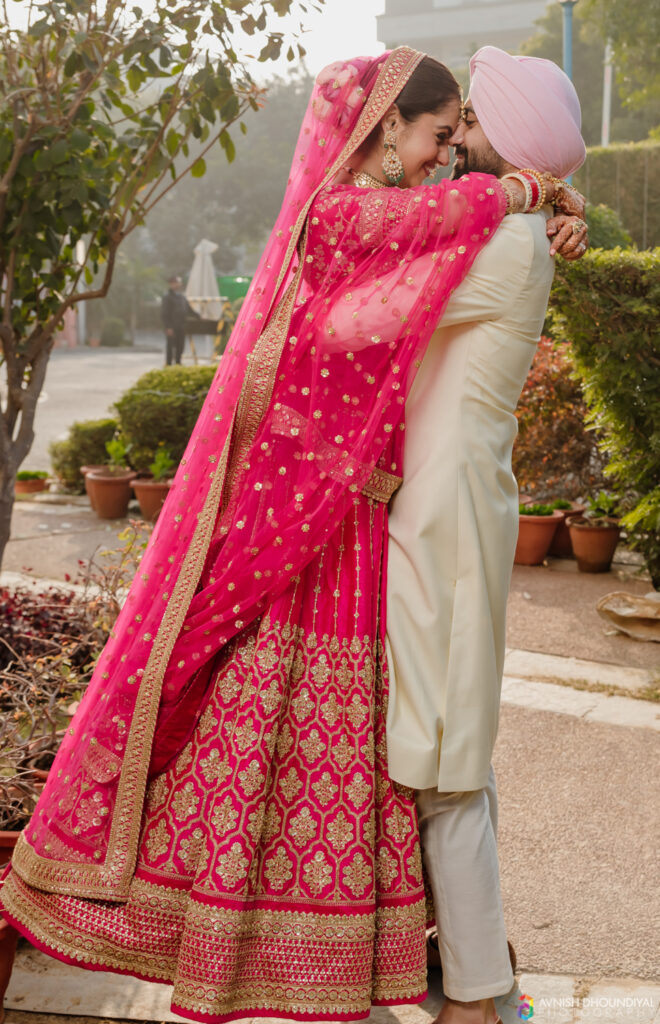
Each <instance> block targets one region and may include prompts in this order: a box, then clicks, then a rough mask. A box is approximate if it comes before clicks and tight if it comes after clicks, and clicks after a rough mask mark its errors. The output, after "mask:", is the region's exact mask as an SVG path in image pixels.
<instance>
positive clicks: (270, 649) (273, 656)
mask: <svg viewBox="0 0 660 1024" xmlns="http://www.w3.org/2000/svg"><path fill="white" fill-rule="evenodd" d="M256 659H257V662H258V664H259V668H261V669H262V670H263V671H264V672H270V671H271V669H273V668H275V666H276V665H277V663H278V661H279V660H280V656H279V654H278V653H277V650H276V648H275V641H274V640H270V641H269V642H268V646H267V647H262V648H260V649H259V650H258V651H257V654H256Z"/></svg>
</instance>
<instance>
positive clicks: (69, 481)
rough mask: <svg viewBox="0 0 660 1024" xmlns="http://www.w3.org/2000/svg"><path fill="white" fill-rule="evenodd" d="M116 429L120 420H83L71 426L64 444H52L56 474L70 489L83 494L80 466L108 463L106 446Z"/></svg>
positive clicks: (83, 486) (58, 442)
mask: <svg viewBox="0 0 660 1024" xmlns="http://www.w3.org/2000/svg"><path fill="white" fill-rule="evenodd" d="M117 426H118V424H117V420H114V419H110V418H109V417H107V418H106V419H102V420H83V421H82V422H80V423H74V424H72V426H71V427H70V428H69V436H68V438H67V439H66V440H65V441H53V442H52V443H51V444H50V446H49V449H48V451H49V454H50V461H51V463H52V466H53V470H54V472H55V475H56V476H57V477H59V479H60V480H61V481H62V483H63V484H64V485H65V486H66V487H67V488H68V489H69V490H71V491H74V492H77V493H78V494H82V493H83V491H84V489H85V484H84V480H83V478H82V476H81V475H80V467H81V466H94V465H104V464H105V463H106V462H107V461H108V455H107V452H106V448H105V446H106V444H107V442H108V441H111V440H112V438H113V437H114V435H115V433H116V431H117Z"/></svg>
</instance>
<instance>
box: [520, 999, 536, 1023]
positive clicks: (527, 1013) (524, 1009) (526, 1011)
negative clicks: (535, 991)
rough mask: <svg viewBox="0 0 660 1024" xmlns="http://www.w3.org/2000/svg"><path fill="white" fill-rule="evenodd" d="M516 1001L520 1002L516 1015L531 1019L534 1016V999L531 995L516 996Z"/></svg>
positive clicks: (522, 1018) (523, 1018)
mask: <svg viewBox="0 0 660 1024" xmlns="http://www.w3.org/2000/svg"><path fill="white" fill-rule="evenodd" d="M518 1002H519V1003H520V1006H519V1007H518V1016H519V1017H520V1019H521V1020H531V1018H532V1017H533V1016H534V1000H533V999H532V997H531V996H526V995H522V996H518Z"/></svg>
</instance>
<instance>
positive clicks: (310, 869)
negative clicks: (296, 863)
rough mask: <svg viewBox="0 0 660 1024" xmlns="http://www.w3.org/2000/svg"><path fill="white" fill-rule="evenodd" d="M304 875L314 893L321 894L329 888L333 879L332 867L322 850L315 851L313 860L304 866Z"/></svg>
mask: <svg viewBox="0 0 660 1024" xmlns="http://www.w3.org/2000/svg"><path fill="white" fill-rule="evenodd" d="M303 877H304V879H305V881H306V883H307V885H308V886H309V888H310V889H311V890H312V892H313V893H315V894H317V895H318V894H319V893H321V892H322V891H323V889H327V887H328V886H329V885H330V883H331V881H332V868H331V867H330V865H329V864H328V861H327V860H326V857H325V854H324V853H323V852H321V851H319V852H318V853H315V854H314V856H313V858H312V860H309V861H307V863H306V864H305V866H304V867H303Z"/></svg>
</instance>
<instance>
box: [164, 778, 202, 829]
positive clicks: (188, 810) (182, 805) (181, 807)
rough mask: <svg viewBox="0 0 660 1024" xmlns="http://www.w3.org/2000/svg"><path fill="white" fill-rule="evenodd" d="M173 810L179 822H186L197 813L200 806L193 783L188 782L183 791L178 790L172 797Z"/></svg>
mask: <svg viewBox="0 0 660 1024" xmlns="http://www.w3.org/2000/svg"><path fill="white" fill-rule="evenodd" d="M171 805H172V810H173V811H174V815H175V817H176V818H178V819H179V821H185V819H186V818H189V817H190V816H191V815H192V814H194V813H195V811H196V810H197V808H198V806H199V797H198V796H197V794H196V793H195V787H194V786H193V784H192V782H186V784H185V786H184V787H183V788H182V789H177V790H176V791H175V793H174V796H173V797H172V802H171Z"/></svg>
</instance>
